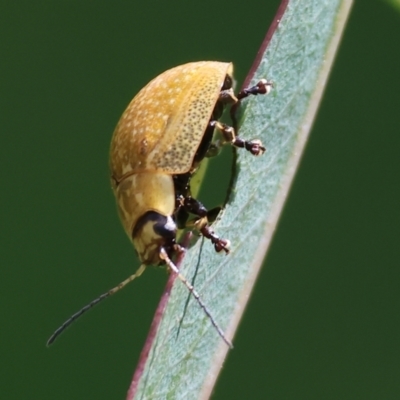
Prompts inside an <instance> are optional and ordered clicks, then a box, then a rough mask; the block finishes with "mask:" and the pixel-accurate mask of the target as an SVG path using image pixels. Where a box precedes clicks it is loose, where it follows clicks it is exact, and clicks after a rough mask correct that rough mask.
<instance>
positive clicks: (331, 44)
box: [128, 0, 351, 399]
mask: <svg viewBox="0 0 400 400" xmlns="http://www.w3.org/2000/svg"><path fill="white" fill-rule="evenodd" d="M286 4H287V7H286V8H285V6H286ZM350 6H351V0H342V1H340V0H301V1H300V0H292V1H289V2H283V4H282V5H281V8H280V14H281V15H277V17H278V18H279V19H280V22H279V25H278V27H277V28H276V24H275V28H276V29H275V28H272V31H271V30H270V32H269V34H268V35H267V38H270V37H271V34H270V33H271V32H273V35H272V38H270V42H269V44H268V46H267V48H266V50H265V51H264V52H263V54H261V58H260V60H259V61H260V62H259V65H258V66H257V68H256V70H255V73H254V79H252V83H253V84H254V83H256V82H257V81H258V80H259V79H260V78H268V79H269V80H272V81H274V83H275V88H274V89H273V90H272V92H271V93H270V94H269V95H268V96H253V97H252V98H250V99H249V100H246V102H247V106H246V109H245V113H244V115H243V118H242V125H241V128H240V137H243V138H246V139H251V138H259V139H261V140H262V142H263V143H264V145H265V146H266V147H267V151H266V153H265V154H264V155H263V156H261V157H253V156H252V155H250V153H248V152H245V151H240V150H239V151H238V158H237V166H236V173H237V177H236V180H235V184H234V187H233V189H232V193H231V196H230V199H229V201H228V204H227V205H226V208H225V210H224V212H223V214H222V217H221V218H220V219H219V220H218V221H217V222H216V223H215V224H214V225H213V228H214V229H215V231H216V233H218V235H220V236H221V237H224V238H229V240H230V241H231V243H232V246H231V253H230V254H229V255H227V256H225V255H223V254H217V253H215V251H214V249H213V246H212V245H211V244H210V243H209V242H208V241H203V240H199V241H198V242H197V243H196V245H195V246H194V247H193V248H191V249H190V250H189V251H188V253H187V255H186V256H185V259H184V262H183V263H182V265H181V270H182V272H183V274H184V275H185V276H186V277H187V278H188V280H189V281H190V282H193V283H194V286H195V287H196V289H197V291H198V292H199V293H200V295H201V297H202V299H203V301H204V303H205V304H206V305H207V307H208V308H209V309H210V311H211V312H212V314H213V316H214V318H215V320H216V321H217V323H218V324H219V325H220V326H221V328H222V329H223V330H224V331H225V333H226V335H227V336H228V337H229V338H232V337H233V335H234V332H235V330H236V327H237V325H238V323H239V320H240V317H241V315H242V313H243V310H244V308H245V306H246V303H247V300H248V298H249V295H250V292H251V289H252V286H253V284H254V281H255V279H256V277H257V274H258V271H259V268H260V266H261V264H262V261H263V259H264V256H265V253H266V251H267V249H268V246H269V243H270V241H271V237H272V235H273V232H274V230H275V227H276V224H277V220H278V217H279V214H280V212H281V210H282V207H283V204H284V202H285V199H286V197H287V194H288V191H289V187H290V184H291V182H292V180H293V176H294V174H295V171H296V168H297V166H298V163H299V159H300V156H301V153H302V151H303V149H304V145H305V143H306V140H307V137H308V134H309V132H310V129H311V125H312V122H313V118H314V116H315V113H316V110H317V107H318V104H319V102H320V99H321V95H322V91H323V89H324V86H325V82H326V79H327V76H328V73H329V70H330V68H331V65H332V61H333V58H334V54H335V51H336V49H337V46H338V42H339V39H340V37H341V34H342V31H343V28H344V23H345V21H346V18H347V16H348V13H349V9H350ZM282 13H283V15H282ZM278 14H279V13H278ZM274 22H276V21H274ZM151 344H152V347H151V349H150V351H149V354H148V356H147V355H146V354H143V356H142V360H141V367H144V370H143V372H142V373H141V372H140V373H139V372H138V373H137V374H136V375H135V378H136V379H137V380H138V381H136V382H135V383H134V384H133V386H132V387H131V392H130V394H129V395H128V398H133V397H132V396H133V395H134V391H135V390H136V385H137V392H136V395H135V398H146V399H147V398H151V399H166V398H170V399H188V398H208V396H209V395H210V393H211V391H212V388H213V385H214V383H215V380H216V378H217V376H218V372H219V370H220V368H221V366H222V363H223V361H224V358H225V356H226V354H227V352H228V351H229V348H228V346H227V345H226V344H225V343H224V342H223V341H222V340H221V338H220V337H219V336H218V334H217V332H216V330H215V329H214V328H213V327H212V325H211V323H210V321H209V319H208V318H207V316H206V315H205V314H204V312H203V310H201V309H200V307H199V305H198V304H197V303H196V301H194V299H193V298H192V297H191V296H190V294H189V292H188V290H187V289H186V288H185V287H184V285H182V284H181V283H180V282H179V280H176V282H175V283H174V286H173V289H172V293H171V296H170V298H169V301H168V304H167V306H166V309H165V310H164V314H163V318H162V320H161V323H160V326H159V329H158V332H157V335H156V337H155V338H154V340H152V341H151ZM233 351H234V350H233Z"/></svg>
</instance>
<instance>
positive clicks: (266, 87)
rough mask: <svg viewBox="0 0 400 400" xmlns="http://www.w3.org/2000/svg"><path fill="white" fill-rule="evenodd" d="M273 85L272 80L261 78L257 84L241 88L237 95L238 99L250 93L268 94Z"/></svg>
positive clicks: (255, 94)
mask: <svg viewBox="0 0 400 400" xmlns="http://www.w3.org/2000/svg"><path fill="white" fill-rule="evenodd" d="M273 87H274V83H273V82H272V81H267V80H266V79H261V80H260V81H259V82H258V83H257V84H256V85H254V86H251V87H249V88H245V89H243V90H241V91H240V92H239V93H238V94H237V95H236V97H237V98H238V100H242V99H244V98H246V97H248V96H250V95H254V96H257V95H258V94H268V93H269V92H270V91H271V89H272V88H273Z"/></svg>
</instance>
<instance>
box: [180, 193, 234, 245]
mask: <svg viewBox="0 0 400 400" xmlns="http://www.w3.org/2000/svg"><path fill="white" fill-rule="evenodd" d="M183 207H184V209H185V211H187V212H189V213H191V214H194V215H196V216H197V217H199V218H197V219H195V220H194V221H192V222H189V223H188V225H193V226H194V227H195V228H196V229H197V230H198V231H199V232H200V233H201V234H202V235H203V236H204V237H205V238H207V239H210V240H211V243H212V244H213V245H214V248H215V250H216V251H217V252H218V253H219V252H221V251H222V250H224V251H225V253H229V246H230V242H229V240H226V239H222V238H220V237H219V236H218V235H216V234H215V232H214V230H213V229H212V228H211V227H210V225H209V222H210V219H211V220H212V221H214V220H215V219H216V215H215V214H216V211H217V210H218V211H219V210H220V208H219V207H217V208H213V209H211V210H210V211H208V210H207V209H206V208H205V207H204V206H203V204H202V203H200V201H198V200H196V199H194V198H193V197H191V196H187V197H185V198H184V202H183ZM209 218H210V219H209Z"/></svg>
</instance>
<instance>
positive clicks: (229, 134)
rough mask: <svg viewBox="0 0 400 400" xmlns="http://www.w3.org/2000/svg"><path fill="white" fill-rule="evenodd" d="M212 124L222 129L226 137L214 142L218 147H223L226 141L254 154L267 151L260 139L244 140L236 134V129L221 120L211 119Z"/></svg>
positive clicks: (257, 154)
mask: <svg viewBox="0 0 400 400" xmlns="http://www.w3.org/2000/svg"><path fill="white" fill-rule="evenodd" d="M210 125H212V126H214V127H215V128H217V129H218V130H220V131H221V133H222V135H223V137H224V141H216V142H215V143H214V146H216V147H218V146H220V147H221V146H222V145H224V144H225V143H230V144H232V145H233V146H236V147H240V148H244V149H246V150H247V151H249V152H250V153H251V154H253V155H254V156H259V155H261V154H263V153H264V152H265V147H264V146H263V145H262V143H261V141H260V140H258V139H253V140H243V139H241V138H240V137H239V136H236V134H235V130H234V129H233V128H232V127H231V126H229V125H226V124H223V123H222V122H219V121H210Z"/></svg>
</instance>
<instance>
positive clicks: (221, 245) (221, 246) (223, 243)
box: [199, 225, 230, 254]
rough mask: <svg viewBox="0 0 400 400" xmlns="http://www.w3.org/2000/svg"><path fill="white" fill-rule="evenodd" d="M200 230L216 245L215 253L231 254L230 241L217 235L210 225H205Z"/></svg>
mask: <svg viewBox="0 0 400 400" xmlns="http://www.w3.org/2000/svg"><path fill="white" fill-rule="evenodd" d="M199 230H200V233H201V234H202V235H203V236H204V237H205V238H207V239H210V240H211V243H212V244H213V245H214V248H215V251H216V252H217V253H220V252H221V251H222V250H223V251H225V253H226V254H229V247H230V241H229V240H227V239H222V238H220V237H219V236H218V235H216V234H215V232H214V231H213V230H212V229H211V227H210V226H209V225H204V226H203V227H201V228H200V229H199Z"/></svg>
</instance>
